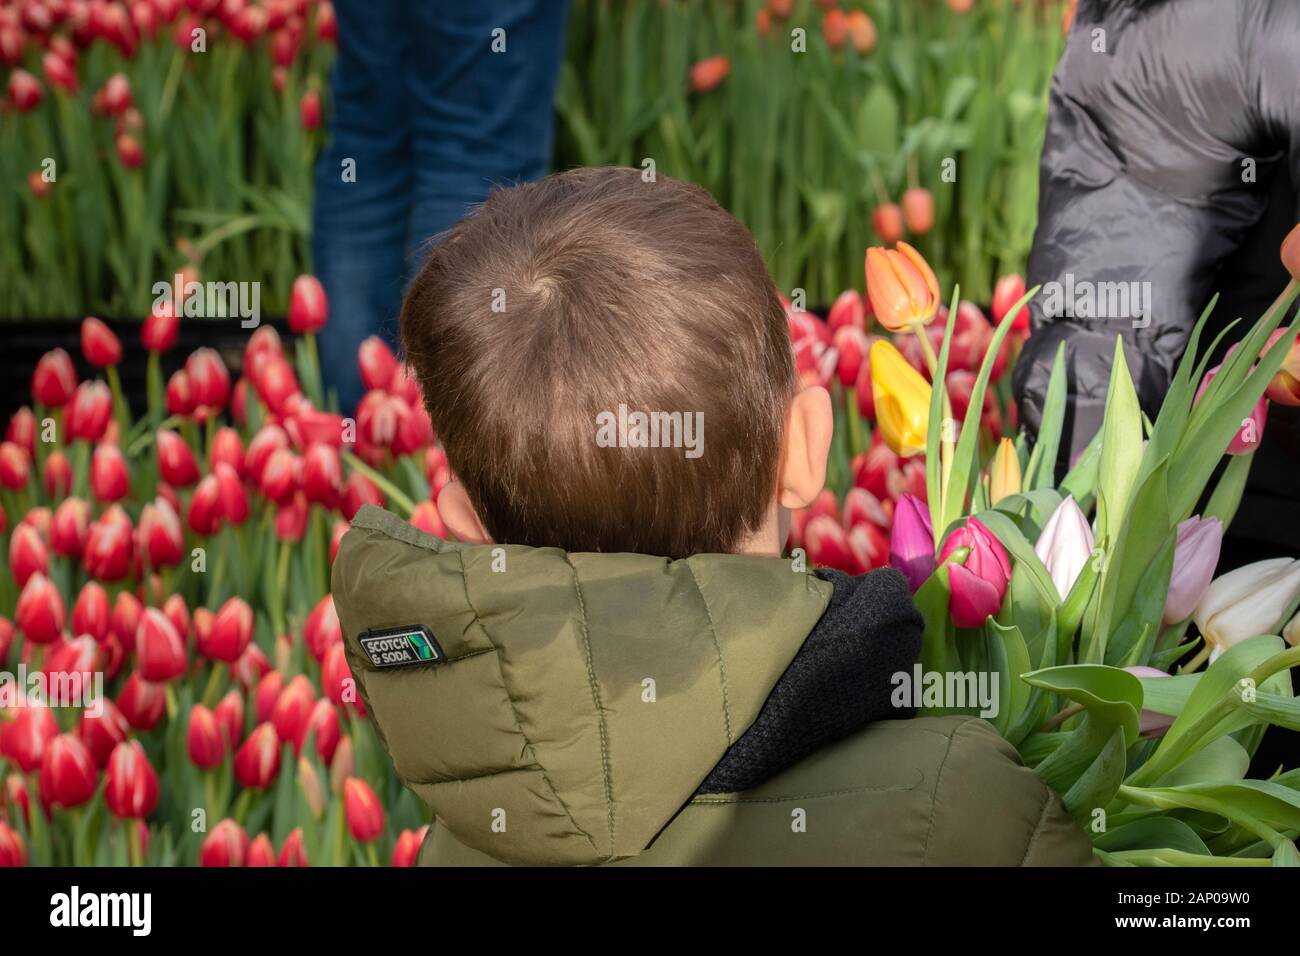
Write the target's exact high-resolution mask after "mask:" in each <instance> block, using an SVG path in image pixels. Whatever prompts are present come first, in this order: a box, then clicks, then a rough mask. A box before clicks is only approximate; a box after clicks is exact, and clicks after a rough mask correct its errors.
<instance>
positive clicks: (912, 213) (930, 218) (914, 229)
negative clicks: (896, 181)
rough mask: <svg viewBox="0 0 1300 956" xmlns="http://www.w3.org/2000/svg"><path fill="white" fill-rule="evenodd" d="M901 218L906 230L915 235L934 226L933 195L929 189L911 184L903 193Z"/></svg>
mask: <svg viewBox="0 0 1300 956" xmlns="http://www.w3.org/2000/svg"><path fill="white" fill-rule="evenodd" d="M903 218H904V219H905V220H906V221H907V228H908V231H910V232H911V233H913V234H914V235H917V236H924V235H925V234H926V233H927V232H929V231H930V230H931V229H933V228H934V197H933V196H932V195H930V190H928V189H924V188H922V187H920V186H913V187H912V188H911V189H909V190H907V191H906V192H905V193H903Z"/></svg>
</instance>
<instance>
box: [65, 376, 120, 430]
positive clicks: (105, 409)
mask: <svg viewBox="0 0 1300 956" xmlns="http://www.w3.org/2000/svg"><path fill="white" fill-rule="evenodd" d="M64 414H65V416H66V420H65V424H66V425H67V432H68V438H69V439H70V440H73V441H75V440H77V439H81V440H83V441H88V442H97V441H99V440H100V439H101V438H103V437H104V432H105V430H106V429H107V428H108V421H109V419H110V418H111V417H112V415H113V396H112V394H111V393H110V392H109V390H108V386H107V385H105V384H104V383H103V382H99V381H94V382H82V383H81V384H80V385H78V386H77V389H76V391H75V392H73V394H72V401H71V402H70V403H69V404H68V407H67V410H66V411H65V413H64Z"/></svg>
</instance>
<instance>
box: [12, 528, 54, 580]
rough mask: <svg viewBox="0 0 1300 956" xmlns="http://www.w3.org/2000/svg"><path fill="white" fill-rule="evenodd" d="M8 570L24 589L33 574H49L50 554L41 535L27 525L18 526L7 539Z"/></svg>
mask: <svg viewBox="0 0 1300 956" xmlns="http://www.w3.org/2000/svg"><path fill="white" fill-rule="evenodd" d="M9 570H10V572H12V574H13V576H14V580H15V581H17V582H18V586H19V587H20V588H21V587H24V586H25V585H26V584H27V581H28V580H29V579H30V578H31V576H32V575H33V574H44V575H48V574H49V573H50V553H49V549H48V548H47V547H46V545H45V539H44V538H42V537H41V533H40V532H39V531H37V530H36V528H34V527H32V526H31V525H28V524H19V525H18V526H17V527H15V528H14V531H13V536H12V537H11V538H10V539H9Z"/></svg>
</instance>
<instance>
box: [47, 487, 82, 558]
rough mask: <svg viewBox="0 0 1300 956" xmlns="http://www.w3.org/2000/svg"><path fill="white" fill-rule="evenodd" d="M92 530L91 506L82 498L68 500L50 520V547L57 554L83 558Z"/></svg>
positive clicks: (61, 504)
mask: <svg viewBox="0 0 1300 956" xmlns="http://www.w3.org/2000/svg"><path fill="white" fill-rule="evenodd" d="M89 530H90V505H89V504H87V503H86V502H85V501H83V500H82V499H80V498H67V499H65V500H64V501H62V502H61V503H60V504H59V506H58V508H56V509H55V510H54V516H53V517H52V518H51V519H50V547H51V548H52V549H53V551H54V553H55V554H59V555H62V556H64V557H68V558H79V557H81V552H82V549H83V548H84V547H85V544H86V536H87V534H88V533H89Z"/></svg>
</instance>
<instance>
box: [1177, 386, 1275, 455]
mask: <svg viewBox="0 0 1300 956" xmlns="http://www.w3.org/2000/svg"><path fill="white" fill-rule="evenodd" d="M1221 367H1222V366H1219V365H1216V366H1214V368H1212V369H1210V370H1209V371H1208V372H1206V373H1205V378H1204V379H1202V380H1201V385H1200V387H1199V388H1198V389H1197V390H1196V397H1195V398H1193V399H1192V404H1193V405H1195V404H1196V403H1197V402H1199V401H1200V400H1201V396H1202V395H1204V394H1205V390H1206V389H1207V388H1209V387H1210V383H1211V382H1212V381H1214V377H1215V376H1216V375H1218V374H1219V369H1220V368H1221ZM1267 417H1268V399H1267V397H1266V396H1260V399H1259V401H1258V402H1256V403H1255V407H1254V408H1253V409H1252V410H1251V413H1250V416H1249V417H1248V418H1245V419H1243V420H1242V423H1241V427H1240V428H1238V429H1237V433H1236V434H1235V435H1233V436H1232V440H1231V441H1229V442H1228V447H1227V448H1226V449H1224V451H1225V452H1226V453H1227V454H1229V455H1249V454H1251V453H1252V452H1254V451H1255V449H1257V448H1258V447H1259V443H1260V442H1261V441H1263V440H1264V422H1265V419H1266V418H1267Z"/></svg>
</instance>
